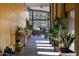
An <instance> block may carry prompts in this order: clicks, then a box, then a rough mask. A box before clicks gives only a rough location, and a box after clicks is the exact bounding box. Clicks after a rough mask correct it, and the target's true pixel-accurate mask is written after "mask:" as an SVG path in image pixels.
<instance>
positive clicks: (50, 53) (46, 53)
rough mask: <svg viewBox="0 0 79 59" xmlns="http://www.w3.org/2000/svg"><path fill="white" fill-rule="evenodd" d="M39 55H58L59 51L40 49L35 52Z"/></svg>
mask: <svg viewBox="0 0 79 59" xmlns="http://www.w3.org/2000/svg"><path fill="white" fill-rule="evenodd" d="M37 53H38V54H39V55H49V56H50V55H52V56H58V55H60V52H42V51H38V52H37Z"/></svg>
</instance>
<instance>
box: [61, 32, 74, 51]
mask: <svg viewBox="0 0 79 59" xmlns="http://www.w3.org/2000/svg"><path fill="white" fill-rule="evenodd" d="M60 37H61V40H62V42H63V44H64V48H65V51H67V52H68V51H69V50H70V49H69V48H70V46H71V44H72V42H73V41H74V39H75V35H74V34H72V33H68V32H62V33H61V34H60Z"/></svg>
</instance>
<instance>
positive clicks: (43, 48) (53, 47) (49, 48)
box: [37, 47, 54, 50]
mask: <svg viewBox="0 0 79 59" xmlns="http://www.w3.org/2000/svg"><path fill="white" fill-rule="evenodd" d="M37 49H52V50H53V49H54V47H37Z"/></svg>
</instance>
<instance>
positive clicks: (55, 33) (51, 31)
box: [50, 27, 58, 37]
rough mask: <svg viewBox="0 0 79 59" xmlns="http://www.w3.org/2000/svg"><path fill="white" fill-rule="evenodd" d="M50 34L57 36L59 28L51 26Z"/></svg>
mask: <svg viewBox="0 0 79 59" xmlns="http://www.w3.org/2000/svg"><path fill="white" fill-rule="evenodd" d="M50 34H51V35H52V36H53V37H56V36H57V34H58V29H57V28H55V27H53V28H50Z"/></svg>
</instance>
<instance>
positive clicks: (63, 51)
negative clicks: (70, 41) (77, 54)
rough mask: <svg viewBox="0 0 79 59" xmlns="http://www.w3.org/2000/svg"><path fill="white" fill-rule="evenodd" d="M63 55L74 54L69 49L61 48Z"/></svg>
mask: <svg viewBox="0 0 79 59" xmlns="http://www.w3.org/2000/svg"><path fill="white" fill-rule="evenodd" d="M61 52H62V53H74V52H73V51H72V50H70V49H67V48H61Z"/></svg>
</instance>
